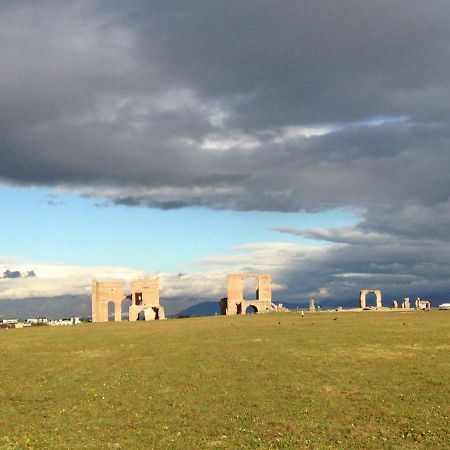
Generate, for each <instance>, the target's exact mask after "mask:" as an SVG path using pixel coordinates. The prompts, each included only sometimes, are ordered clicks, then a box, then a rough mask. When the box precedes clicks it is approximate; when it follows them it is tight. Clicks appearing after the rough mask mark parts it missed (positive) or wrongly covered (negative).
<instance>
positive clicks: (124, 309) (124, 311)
mask: <svg viewBox="0 0 450 450" xmlns="http://www.w3.org/2000/svg"><path fill="white" fill-rule="evenodd" d="M130 306H131V298H130V297H129V296H128V297H125V298H124V299H123V300H122V303H121V304H120V312H121V315H122V320H128V317H129V311H128V310H129V308H130Z"/></svg>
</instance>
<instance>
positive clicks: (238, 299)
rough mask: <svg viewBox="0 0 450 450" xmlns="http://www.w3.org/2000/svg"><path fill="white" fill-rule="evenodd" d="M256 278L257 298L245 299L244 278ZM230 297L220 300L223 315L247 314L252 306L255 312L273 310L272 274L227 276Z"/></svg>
mask: <svg viewBox="0 0 450 450" xmlns="http://www.w3.org/2000/svg"><path fill="white" fill-rule="evenodd" d="M245 278H256V279H257V280H258V288H257V290H256V292H255V299H251V300H248V299H244V279H245ZM227 290H228V297H225V298H222V299H221V300H220V302H219V304H220V312H221V314H222V315H236V314H246V310H247V308H249V307H251V308H252V309H254V311H255V312H259V313H260V312H267V311H273V310H274V309H275V308H274V306H273V305H272V276H271V275H262V274H232V275H228V278H227Z"/></svg>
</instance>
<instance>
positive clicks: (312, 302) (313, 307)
mask: <svg viewBox="0 0 450 450" xmlns="http://www.w3.org/2000/svg"><path fill="white" fill-rule="evenodd" d="M309 311H310V312H316V302H315V300H314V299H313V298H312V299H311V300H310V301H309Z"/></svg>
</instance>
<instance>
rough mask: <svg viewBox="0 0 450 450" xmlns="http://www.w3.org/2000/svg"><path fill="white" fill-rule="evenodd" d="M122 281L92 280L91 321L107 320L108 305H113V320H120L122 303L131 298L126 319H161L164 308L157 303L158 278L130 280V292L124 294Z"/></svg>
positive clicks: (163, 316) (132, 320)
mask: <svg viewBox="0 0 450 450" xmlns="http://www.w3.org/2000/svg"><path fill="white" fill-rule="evenodd" d="M124 285H125V282H123V281H114V282H99V281H97V280H93V281H92V322H108V319H109V318H108V305H109V303H113V305H114V321H115V322H120V321H121V320H122V303H123V302H124V301H125V300H127V299H128V300H131V305H130V307H129V308H128V320H129V321H131V322H134V321H136V320H138V319H144V320H162V319H164V318H165V315H164V308H163V307H162V306H161V305H160V303H159V278H148V279H143V280H135V281H132V282H131V294H129V295H124V293H123V291H124Z"/></svg>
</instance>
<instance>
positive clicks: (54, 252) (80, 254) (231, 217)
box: [0, 187, 357, 273]
mask: <svg viewBox="0 0 450 450" xmlns="http://www.w3.org/2000/svg"><path fill="white" fill-rule="evenodd" d="M0 199H1V200H0V201H1V204H2V217H3V218H4V221H3V230H4V232H3V234H4V236H8V238H7V239H5V240H4V242H3V245H2V253H3V255H13V256H17V257H20V258H24V259H26V260H35V261H47V262H64V263H66V264H76V265H125V266H128V267H132V268H136V269H139V270H144V271H147V272H150V273H155V272H179V271H181V272H184V271H194V270H196V267H195V266H191V265H189V263H190V262H191V261H193V260H196V259H198V258H201V257H204V256H207V255H211V254H222V255H223V254H229V253H232V252H233V247H236V246H239V245H243V244H248V243H258V242H261V243H262V242H296V243H298V242H302V243H305V244H308V243H310V242H311V241H310V240H309V239H306V238H301V237H298V236H293V235H290V234H285V233H279V232H277V231H273V230H272V228H274V227H285V226H286V227H298V228H316V227H338V226H344V225H349V224H352V223H354V222H355V221H356V220H357V217H356V216H355V215H354V214H352V213H351V212H350V211H347V210H343V209H335V210H333V211H328V212H324V213H277V212H254V211H252V212H248V211H245V212H239V211H223V210H220V211H217V210H209V209H206V208H183V209H176V210H158V209H150V208H143V207H132V206H117V205H108V204H107V203H105V202H99V199H93V198H83V197H80V196H78V195H75V194H74V195H70V194H59V193H57V194H55V193H54V192H52V191H50V190H48V189H43V188H26V189H25V188H15V187H1V188H0ZM99 203H100V204H101V205H102V206H98V205H99ZM315 245H317V242H315Z"/></svg>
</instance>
